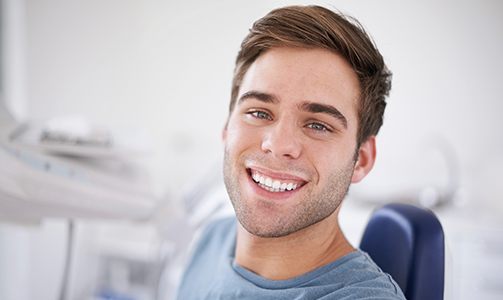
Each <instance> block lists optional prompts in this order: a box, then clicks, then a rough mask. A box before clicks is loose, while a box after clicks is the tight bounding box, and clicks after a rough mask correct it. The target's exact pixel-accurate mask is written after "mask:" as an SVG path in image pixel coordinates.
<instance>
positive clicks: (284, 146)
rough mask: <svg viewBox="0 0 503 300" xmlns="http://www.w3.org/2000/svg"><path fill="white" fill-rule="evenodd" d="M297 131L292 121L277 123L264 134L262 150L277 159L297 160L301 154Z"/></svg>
mask: <svg viewBox="0 0 503 300" xmlns="http://www.w3.org/2000/svg"><path fill="white" fill-rule="evenodd" d="M299 130H300V129H299V128H298V126H296V124H294V122H292V121H287V120H284V121H277V122H276V123H275V124H273V125H271V126H269V128H267V129H266V131H265V132H264V136H263V138H262V150H263V151H264V152H266V153H271V154H272V155H274V156H276V157H278V158H280V157H286V158H291V159H296V158H299V156H300V154H301V153H302V143H301V141H300V138H299V132H298V131H299Z"/></svg>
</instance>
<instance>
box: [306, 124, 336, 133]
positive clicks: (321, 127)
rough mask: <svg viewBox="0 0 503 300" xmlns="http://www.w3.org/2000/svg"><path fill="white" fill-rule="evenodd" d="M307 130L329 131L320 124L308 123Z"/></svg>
mask: <svg viewBox="0 0 503 300" xmlns="http://www.w3.org/2000/svg"><path fill="white" fill-rule="evenodd" d="M307 128H310V129H313V130H316V131H331V130H330V129H329V128H328V127H327V126H325V125H323V124H321V123H316V122H314V123H309V124H307Z"/></svg>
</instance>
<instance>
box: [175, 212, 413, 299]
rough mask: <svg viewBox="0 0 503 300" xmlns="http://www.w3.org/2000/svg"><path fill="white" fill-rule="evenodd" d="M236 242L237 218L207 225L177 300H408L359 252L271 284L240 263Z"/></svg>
mask: <svg viewBox="0 0 503 300" xmlns="http://www.w3.org/2000/svg"><path fill="white" fill-rule="evenodd" d="M235 244H236V220H235V218H227V219H222V220H218V221H216V222H213V223H211V224H210V225H208V227H207V228H206V229H205V231H204V232H203V235H202V237H201V239H200V241H199V243H198V244H197V246H196V248H195V252H194V255H193V257H192V260H191V261H190V263H189V265H188V267H187V269H186V271H185V274H184V276H183V278H182V282H181V285H180V288H179V290H178V299H179V300H191V299H211V300H216V299H261V300H265V299H288V300H291V299H344V300H350V299H381V300H385V299H386V300H388V299H389V300H391V299H405V297H404V296H403V293H402V291H401V290H400V288H399V287H398V285H397V284H396V283H395V282H394V281H393V279H391V277H390V276H389V275H388V274H386V273H384V272H382V271H381V269H379V267H378V266H377V265H376V264H375V263H374V262H373V261H372V260H371V259H370V257H369V256H368V255H367V254H366V253H364V252H362V251H360V250H357V251H354V252H351V253H349V254H347V255H345V256H343V257H341V258H340V259H338V260H336V261H334V262H332V263H329V264H327V265H325V266H322V267H320V268H318V269H315V270H313V271H311V272H308V273H306V274H303V275H300V276H298V277H295V278H292V279H287V280H269V279H266V278H264V277H261V276H259V275H257V274H255V273H253V272H251V271H249V270H247V269H245V268H243V267H240V266H239V265H237V264H236V262H235V261H234V251H235Z"/></svg>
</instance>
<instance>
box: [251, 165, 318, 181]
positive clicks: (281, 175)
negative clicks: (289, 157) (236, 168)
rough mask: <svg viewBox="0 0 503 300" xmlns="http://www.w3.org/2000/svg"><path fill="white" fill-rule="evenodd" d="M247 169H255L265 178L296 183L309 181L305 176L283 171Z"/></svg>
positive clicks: (255, 168)
mask: <svg viewBox="0 0 503 300" xmlns="http://www.w3.org/2000/svg"><path fill="white" fill-rule="evenodd" d="M246 168H247V169H253V170H255V171H257V172H259V173H261V174H263V175H265V176H268V177H271V178H274V179H279V180H281V179H283V180H294V181H302V182H307V181H309V180H308V179H307V178H306V176H305V175H303V174H297V173H296V174H292V173H291V172H283V171H276V170H271V169H268V168H264V167H261V166H257V165H252V164H250V165H248V166H246Z"/></svg>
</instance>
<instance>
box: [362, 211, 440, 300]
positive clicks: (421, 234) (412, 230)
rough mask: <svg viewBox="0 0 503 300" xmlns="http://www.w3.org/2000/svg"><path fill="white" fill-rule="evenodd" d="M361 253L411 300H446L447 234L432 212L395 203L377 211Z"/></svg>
mask: <svg viewBox="0 0 503 300" xmlns="http://www.w3.org/2000/svg"><path fill="white" fill-rule="evenodd" d="M360 249H361V250H363V251H365V252H367V253H368V254H369V255H370V257H371V258H372V259H373V260H374V261H375V263H376V264H377V265H378V266H379V267H380V268H381V269H382V270H383V271H384V272H386V273H388V274H390V275H391V277H393V279H394V280H395V281H396V282H397V283H398V285H399V286H400V288H401V289H402V291H403V293H404V295H405V297H406V298H407V299H408V300H424V299H428V300H441V299H443V296H444V261H445V259H444V255H445V253H444V232H443V230H442V225H441V224H440V222H439V221H438V219H437V217H436V216H435V215H434V214H433V212H431V211H430V210H427V209H424V208H419V207H416V206H413V205H409V204H398V203H392V204H387V205H385V206H383V207H381V208H379V209H377V210H376V211H375V212H374V213H373V214H372V216H371V218H370V221H369V223H368V224H367V227H366V229H365V232H364V234H363V237H362V240H361V243H360Z"/></svg>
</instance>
